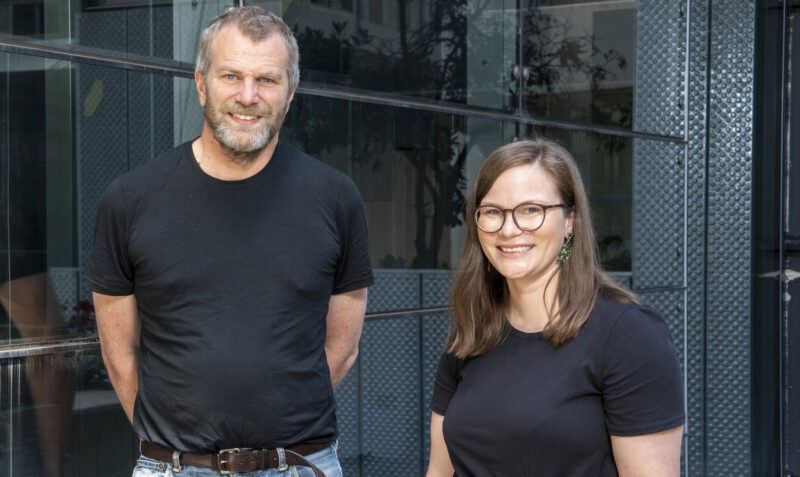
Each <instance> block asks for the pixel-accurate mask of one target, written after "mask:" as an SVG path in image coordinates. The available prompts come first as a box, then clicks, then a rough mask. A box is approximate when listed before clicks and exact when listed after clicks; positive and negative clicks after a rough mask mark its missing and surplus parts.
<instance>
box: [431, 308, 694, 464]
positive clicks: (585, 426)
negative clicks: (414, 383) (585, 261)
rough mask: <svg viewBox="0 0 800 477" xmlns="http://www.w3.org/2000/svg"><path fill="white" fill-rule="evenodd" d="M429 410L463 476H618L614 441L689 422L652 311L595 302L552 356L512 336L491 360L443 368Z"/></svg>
mask: <svg viewBox="0 0 800 477" xmlns="http://www.w3.org/2000/svg"><path fill="white" fill-rule="evenodd" d="M431 409H432V410H433V411H434V412H436V413H437V414H441V415H443V416H445V417H444V425H443V431H444V438H445V443H446V444H447V450H448V452H449V454H450V459H451V461H452V463H453V467H454V468H455V475H457V476H489V475H492V476H508V475H514V476H537V477H540V476H541V477H543V476H559V477H561V476H567V475H569V476H591V477H597V476H616V475H617V469H616V465H615V463H614V457H613V454H612V450H611V442H610V438H609V435H615V436H635V435H644V434H651V433H655V432H660V431H664V430H668V429H673V428H675V427H678V426H680V425H682V424H683V422H684V418H685V417H684V404H683V385H682V378H681V371H680V366H679V364H678V357H677V353H676V351H675V347H674V346H673V344H672V340H671V338H670V332H669V329H668V328H667V325H666V323H665V321H664V319H663V318H661V316H660V315H658V313H657V312H655V311H654V310H653V309H652V308H650V307H647V306H642V305H636V304H619V303H615V302H610V301H607V300H603V299H598V300H597V303H596V304H595V307H594V309H593V310H592V313H591V315H590V317H589V319H588V320H587V322H586V324H585V325H584V326H583V328H582V329H581V331H580V333H579V334H578V335H577V336H576V337H575V338H573V339H572V340H570V341H568V342H566V343H564V344H563V345H561V346H559V347H558V348H554V347H553V346H552V345H551V344H550V343H549V342H548V341H547V340H545V339H544V338H543V336H542V334H541V333H523V332H521V331H518V330H516V329H512V330H511V331H510V333H509V335H508V336H507V337H506V339H505V340H504V341H503V342H502V343H501V344H499V345H498V346H496V347H495V348H494V349H492V350H491V351H489V352H488V353H486V354H484V355H481V356H478V357H476V358H470V359H467V360H460V359H458V358H456V357H455V356H453V355H452V354H449V353H445V354H443V355H442V358H441V360H440V362H439V369H438V371H437V375H436V384H435V388H434V393H433V399H432V401H431Z"/></svg>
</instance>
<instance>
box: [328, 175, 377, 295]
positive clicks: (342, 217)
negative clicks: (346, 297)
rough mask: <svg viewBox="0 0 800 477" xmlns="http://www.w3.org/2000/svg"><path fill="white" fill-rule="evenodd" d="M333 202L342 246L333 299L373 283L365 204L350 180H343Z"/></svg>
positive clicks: (347, 178) (346, 178)
mask: <svg viewBox="0 0 800 477" xmlns="http://www.w3.org/2000/svg"><path fill="white" fill-rule="evenodd" d="M336 200H337V206H336V228H337V231H338V233H339V240H340V243H341V255H340V256H339V261H338V263H337V266H336V274H335V276H334V282H333V291H332V293H333V294H334V295H338V294H340V293H346V292H349V291H353V290H358V289H359V288H365V287H368V286H370V285H372V284H373V282H374V279H373V277H372V264H371V263H370V259H369V241H368V239H367V219H366V215H365V213H364V202H363V200H362V199H361V194H360V193H359V192H358V189H357V188H356V185H355V184H354V183H353V181H352V180H350V178H349V177H345V180H344V181H343V182H342V185H341V187H340V188H339V194H338V196H337V197H336Z"/></svg>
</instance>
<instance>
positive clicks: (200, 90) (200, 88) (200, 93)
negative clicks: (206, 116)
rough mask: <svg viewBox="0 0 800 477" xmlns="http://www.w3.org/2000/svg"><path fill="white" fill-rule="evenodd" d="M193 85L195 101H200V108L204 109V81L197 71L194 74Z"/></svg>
mask: <svg viewBox="0 0 800 477" xmlns="http://www.w3.org/2000/svg"><path fill="white" fill-rule="evenodd" d="M194 83H195V85H196V86H197V99H199V100H200V106H202V107H204V108H205V107H206V97H207V96H206V80H205V78H203V75H201V74H200V73H199V72H198V71H195V72H194Z"/></svg>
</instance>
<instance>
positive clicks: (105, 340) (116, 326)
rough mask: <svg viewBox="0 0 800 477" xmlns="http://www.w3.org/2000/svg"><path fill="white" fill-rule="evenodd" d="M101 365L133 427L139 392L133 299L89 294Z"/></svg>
mask: <svg viewBox="0 0 800 477" xmlns="http://www.w3.org/2000/svg"><path fill="white" fill-rule="evenodd" d="M92 297H93V298H94V311H95V316H96V317H97V333H98V335H99V337H100V348H101V350H102V353H103V362H105V364H106V369H107V370H108V376H109V377H110V378H111V384H112V385H113V386H114V390H115V391H116V392H117V397H118V398H119V402H120V404H122V409H123V410H124V411H125V414H126V415H127V416H128V420H129V421H131V424H132V423H133V405H134V403H135V402H136V393H137V392H138V391H139V377H138V375H137V356H138V354H139V312H138V311H137V310H136V297H134V295H128V296H109V295H101V294H99V293H92Z"/></svg>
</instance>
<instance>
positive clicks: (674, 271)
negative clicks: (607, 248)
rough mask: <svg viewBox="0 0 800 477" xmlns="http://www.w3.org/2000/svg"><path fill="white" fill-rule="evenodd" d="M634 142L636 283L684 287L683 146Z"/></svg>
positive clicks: (633, 250) (634, 273) (634, 270)
mask: <svg viewBox="0 0 800 477" xmlns="http://www.w3.org/2000/svg"><path fill="white" fill-rule="evenodd" d="M633 146H634V148H633V151H634V153H633V154H634V155H633V176H634V181H633V247H632V257H631V258H632V263H633V270H632V272H633V286H634V288H636V289H641V288H655V287H666V286H683V250H684V249H685V244H684V230H685V227H686V223H685V217H684V215H685V214H684V206H685V200H686V198H685V193H684V192H685V182H684V181H685V179H684V177H685V174H684V164H683V163H684V148H683V145H681V144H675V143H664V142H656V141H650V140H643V139H636V140H634V143H633Z"/></svg>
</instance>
